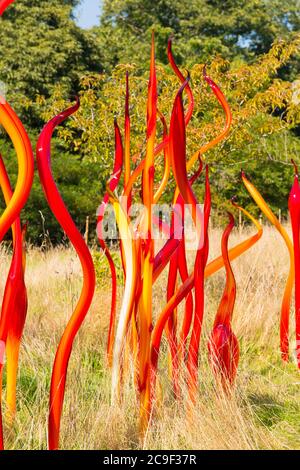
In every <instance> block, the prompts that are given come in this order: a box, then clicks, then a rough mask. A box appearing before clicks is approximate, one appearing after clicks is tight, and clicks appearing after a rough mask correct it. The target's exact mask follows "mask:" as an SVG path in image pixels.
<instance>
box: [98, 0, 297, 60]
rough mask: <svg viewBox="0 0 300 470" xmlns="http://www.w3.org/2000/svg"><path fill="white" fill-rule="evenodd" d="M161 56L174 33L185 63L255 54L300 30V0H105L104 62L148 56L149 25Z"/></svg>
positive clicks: (102, 21) (101, 38) (181, 58)
mask: <svg viewBox="0 0 300 470" xmlns="http://www.w3.org/2000/svg"><path fill="white" fill-rule="evenodd" d="M152 28H154V29H155V31H156V39H157V44H158V48H157V56H158V59H159V60H160V61H162V62H164V63H165V62H166V53H165V49H166V39H167V37H168V36H169V35H170V34H171V33H173V34H174V35H175V38H176V52H177V55H178V60H179V61H180V62H182V63H184V64H185V65H187V66H190V64H194V63H195V62H197V63H198V62H206V61H207V60H208V59H209V58H210V57H211V56H215V55H217V54H221V55H222V56H223V57H225V58H230V59H231V60H232V59H233V58H234V57H237V56H242V57H245V58H247V59H251V58H252V57H254V56H255V55H257V54H262V53H265V52H267V51H268V50H269V49H270V47H271V45H272V43H273V42H274V41H275V40H278V39H286V38H287V36H289V35H290V34H291V33H293V32H297V31H299V30H300V4H299V1H298V0H285V1H282V0H173V1H172V2H170V1H166V0H157V1H152V0H104V4H103V14H102V18H101V26H100V27H99V28H98V32H99V40H100V43H101V44H103V46H104V53H105V51H107V53H106V57H105V64H106V65H107V66H109V65H116V64H117V63H119V62H121V63H131V62H132V61H135V62H138V63H142V62H143V61H145V60H146V61H148V47H147V45H148V43H149V37H150V32H151V29H152Z"/></svg>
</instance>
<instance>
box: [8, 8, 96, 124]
mask: <svg viewBox="0 0 300 470" xmlns="http://www.w3.org/2000/svg"><path fill="white" fill-rule="evenodd" d="M78 3H79V0H64V1H61V0H52V1H51V2H49V1H48V0H39V1H38V2H37V1H36V0H18V1H16V2H15V3H13V4H12V5H10V7H9V8H8V9H7V11H6V12H5V14H4V16H3V18H2V19H1V28H0V56H1V62H0V81H1V82H2V83H4V84H5V87H6V89H7V98H8V100H9V102H10V103H11V104H12V105H13V106H14V107H15V109H16V110H17V112H19V113H20V114H21V117H22V118H23V120H24V122H25V123H27V124H28V125H30V126H37V125H39V126H40V123H41V122H40V120H39V117H38V115H37V113H36V110H35V108H34V106H33V105H32V103H33V102H34V101H35V99H36V97H37V96H38V95H43V96H45V97H49V96H51V94H52V91H53V86H54V85H55V84H57V83H60V84H61V86H63V87H64V89H65V92H66V93H67V94H69V95H70V94H74V93H75V92H76V91H77V88H78V83H79V79H80V76H81V75H82V74H83V73H84V72H87V71H94V70H95V71H96V70H97V71H100V70H101V60H100V53H99V49H97V47H96V42H95V38H94V34H93V33H92V32H87V31H84V30H82V29H81V28H79V27H78V26H76V24H75V22H74V21H73V16H72V12H73V10H74V7H75V6H76V5H77V4H78Z"/></svg>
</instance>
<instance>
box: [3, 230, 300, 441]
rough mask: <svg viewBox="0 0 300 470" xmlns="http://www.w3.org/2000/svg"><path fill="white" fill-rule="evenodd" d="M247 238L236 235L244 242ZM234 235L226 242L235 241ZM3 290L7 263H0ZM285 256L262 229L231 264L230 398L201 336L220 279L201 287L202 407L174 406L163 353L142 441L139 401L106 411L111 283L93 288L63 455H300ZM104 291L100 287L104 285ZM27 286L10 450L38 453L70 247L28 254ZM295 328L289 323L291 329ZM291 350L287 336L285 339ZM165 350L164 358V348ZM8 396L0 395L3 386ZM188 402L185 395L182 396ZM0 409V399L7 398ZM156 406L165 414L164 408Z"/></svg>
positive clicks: (73, 287) (161, 293)
mask: <svg viewBox="0 0 300 470" xmlns="http://www.w3.org/2000/svg"><path fill="white" fill-rule="evenodd" d="M220 234H221V232H220V231H218V230H216V229H215V230H213V231H212V233H211V256H213V255H217V254H219V251H220V247H219V243H220ZM247 234H248V233H247V231H246V230H245V231H243V233H242V235H241V236H242V237H243V238H244V237H246V236H247ZM239 237H240V236H239V234H238V233H236V234H234V235H233V236H232V239H231V243H235V242H236V241H237V240H238V239H239ZM0 257H1V270H2V271H1V280H2V281H1V285H0V289H1V292H2V291H3V284H4V280H5V276H6V271H7V267H8V263H9V258H8V255H7V254H6V253H5V252H3V251H2V253H1V255H0ZM287 263H288V256H287V252H286V249H285V247H284V245H283V243H282V241H281V239H280V238H279V235H277V233H276V232H275V231H274V230H273V229H271V228H269V227H266V228H265V232H264V235H263V238H262V240H261V241H260V242H259V244H258V245H257V246H255V247H254V248H252V249H251V250H250V251H249V253H247V254H245V255H243V256H242V257H241V258H240V259H239V260H237V261H235V262H234V263H233V268H234V272H235V275H236V279H237V283H238V297H237V303H236V308H235V312H234V331H235V332H236V334H237V336H238V338H239V341H240V346H241V359H240V366H239V373H238V379H237V386H236V390H235V393H234V396H233V397H232V398H231V399H227V398H225V397H222V396H221V395H220V393H218V392H217V390H216V387H215V384H214V381H213V378H212V375H211V372H210V369H209V366H208V364H207V351H206V343H207V335H208V334H209V331H210V327H211V322H212V319H213V316H214V314H215V311H216V308H217V305H218V302H219V300H220V296H221V294H222V290H223V286H224V273H223V271H220V272H219V273H217V274H216V275H215V276H213V277H212V278H211V279H209V281H208V282H207V283H206V319H205V325H204V334H203V338H202V349H201V364H200V377H199V381H200V386H199V399H198V404H197V406H196V409H195V410H194V412H193V413H191V412H189V410H188V409H187V403H186V400H184V399H183V400H182V402H178V403H176V402H174V400H173V398H172V395H171V392H170V383H169V378H168V374H167V372H166V369H167V368H166V367H165V364H166V355H165V354H164V355H163V358H162V362H161V364H160V379H161V382H162V383H163V387H162V389H163V396H161V398H160V404H159V405H158V406H157V408H156V416H155V420H154V424H153V426H152V427H151V428H150V429H149V432H148V434H147V436H146V438H145V440H144V442H140V441H139V437H138V432H137V402H136V397H135V394H134V390H133V387H132V385H131V384H130V383H129V384H128V385H126V388H125V392H124V400H123V402H122V403H121V404H120V405H119V407H111V406H110V371H109V370H108V368H107V365H106V361H105V354H104V351H105V342H106V333H107V326H108V317H109V308H110V305H109V301H110V284H109V278H107V286H101V287H98V289H97V293H96V296H95V299H94V302H93V306H92V309H91V312H90V313H89V315H88V317H87V319H86V321H85V324H84V326H83V328H82V329H81V331H80V333H79V335H78V338H77V339H76V342H75V344H74V349H73V354H72V357H71V361H70V365H69V374H68V381H67V391H66V397H65V405H64V413H63V420H62V429H61V447H62V448H68V449H138V448H143V447H144V448H148V449H274V448H278V449H279V448H280V449H296V448H300V437H299V435H300V400H299V398H300V393H299V390H300V378H299V373H298V371H297V369H296V366H295V364H294V363H293V359H292V360H291V363H290V364H283V363H282V362H281V359H280V352H279V309H280V303H281V296H282V292H283V287H284V283H285V279H286V275H287V270H288V266H287ZM102 284H103V283H102ZM27 285H28V292H29V312H28V320H27V324H26V328H25V333H24V339H23V345H22V350H21V363H20V369H19V383H18V414H17V419H16V422H15V426H14V429H13V430H12V431H8V429H5V433H6V447H7V448H13V449H43V448H45V447H46V441H47V410H48V393H49V382H50V373H51V367H52V363H53V359H54V354H55V349H56V346H57V344H58V341H59V338H60V335H61V333H62V331H63V328H64V325H65V324H66V321H67V319H68V317H69V316H70V314H71V312H72V308H73V307H74V305H75V303H76V299H77V296H78V292H79V289H80V285H81V272H80V267H79V264H78V260H77V258H76V256H75V254H74V253H73V252H72V250H70V249H65V248H57V249H54V250H52V251H49V252H47V253H42V252H40V251H39V250H37V249H31V250H30V252H29V254H28V270H27ZM164 299H165V286H164V283H163V282H158V283H157V285H156V287H155V301H154V303H155V310H156V311H157V312H158V311H159V310H160V309H161V308H162V307H163V304H164ZM291 325H292V327H293V320H292V321H291ZM291 344H292V345H293V336H292V337H291ZM163 350H164V351H165V350H166V345H165V344H164V346H163ZM4 389H5V387H4ZM183 395H184V397H185V396H186V394H185V392H184V393H183ZM3 398H4V401H5V397H3ZM162 404H163V405H164V406H162Z"/></svg>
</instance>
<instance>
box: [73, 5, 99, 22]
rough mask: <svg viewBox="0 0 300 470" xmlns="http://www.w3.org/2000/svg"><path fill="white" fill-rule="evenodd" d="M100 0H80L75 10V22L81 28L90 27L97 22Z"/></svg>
mask: <svg viewBox="0 0 300 470" xmlns="http://www.w3.org/2000/svg"><path fill="white" fill-rule="evenodd" d="M100 11H101V0H82V2H81V5H80V6H79V7H78V8H77V11H76V12H75V15H76V20H77V24H78V25H79V26H81V27H82V28H91V27H92V26H95V25H97V24H99V15H100Z"/></svg>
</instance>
